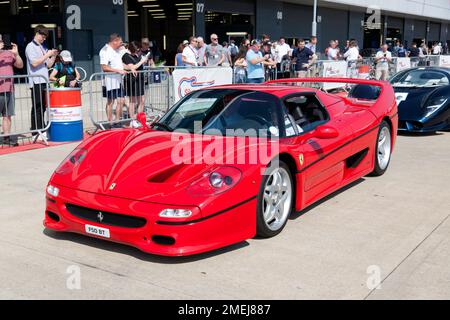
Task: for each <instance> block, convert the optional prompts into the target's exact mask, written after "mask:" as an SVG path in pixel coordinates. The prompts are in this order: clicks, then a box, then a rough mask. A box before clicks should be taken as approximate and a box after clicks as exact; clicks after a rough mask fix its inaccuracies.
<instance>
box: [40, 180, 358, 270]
mask: <svg viewBox="0 0 450 320" xmlns="http://www.w3.org/2000/svg"><path fill="white" fill-rule="evenodd" d="M364 181H365V179H364V178H360V179H358V180H356V181H354V182H352V183H350V184H349V185H347V186H345V187H343V188H342V189H339V190H337V191H335V192H333V193H332V194H330V195H328V196H326V197H325V198H323V199H321V200H319V201H317V202H316V203H314V204H313V205H311V206H309V207H308V208H306V209H304V210H302V211H300V212H295V213H293V214H291V216H290V217H289V220H296V219H298V218H300V217H301V216H303V215H305V214H307V213H309V212H310V211H312V210H314V209H315V208H316V207H318V206H319V205H321V204H322V203H324V202H327V201H329V200H331V199H333V198H334V197H336V196H337V195H339V194H341V193H342V192H344V191H346V190H348V189H351V188H353V187H355V186H357V185H359V184H360V183H362V182H364ZM43 233H44V235H46V236H47V237H50V238H52V239H55V240H59V241H71V242H76V243H78V244H81V245H85V246H89V247H94V248H97V249H101V250H107V251H112V252H116V253H120V254H126V255H129V256H132V257H134V258H136V259H139V260H142V261H146V262H152V263H161V264H182V263H191V262H196V261H199V260H203V259H209V258H212V257H215V256H218V255H222V254H226V253H228V252H232V251H235V250H240V249H242V248H245V247H247V246H249V245H250V244H249V243H248V242H247V241H242V242H239V243H236V244H233V245H231V246H228V247H225V248H221V249H217V250H214V251H210V252H206V253H201V254H197V255H192V256H186V257H165V256H158V255H153V254H150V253H145V252H142V251H140V250H139V249H137V248H134V247H132V246H128V245H124V244H120V243H116V242H111V241H107V240H103V239H97V238H92V237H89V236H85V235H81V234H78V233H69V232H57V231H53V230H50V229H44V231H43ZM254 239H256V240H264V239H263V238H259V237H255V238H254Z"/></svg>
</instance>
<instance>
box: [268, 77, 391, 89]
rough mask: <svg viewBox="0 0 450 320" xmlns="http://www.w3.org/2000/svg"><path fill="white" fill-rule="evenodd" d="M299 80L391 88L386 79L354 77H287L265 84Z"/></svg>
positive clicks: (296, 81)
mask: <svg viewBox="0 0 450 320" xmlns="http://www.w3.org/2000/svg"><path fill="white" fill-rule="evenodd" d="M299 82H319V83H321V82H322V83H351V84H365V85H369V86H376V87H381V89H382V90H383V91H384V90H385V89H389V88H390V89H392V87H391V85H390V83H389V82H387V81H377V80H366V79H354V78H288V79H277V80H271V81H267V82H266V83H265V84H282V83H299ZM392 92H393V90H392Z"/></svg>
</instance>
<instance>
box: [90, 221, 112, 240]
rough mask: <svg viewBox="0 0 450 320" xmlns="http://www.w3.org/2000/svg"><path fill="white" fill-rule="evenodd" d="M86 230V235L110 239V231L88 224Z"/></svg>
mask: <svg viewBox="0 0 450 320" xmlns="http://www.w3.org/2000/svg"><path fill="white" fill-rule="evenodd" d="M85 230H86V233H89V234H93V235H96V236H99V237H103V238H109V229H106V228H100V227H96V226H91V225H89V224H87V225H85Z"/></svg>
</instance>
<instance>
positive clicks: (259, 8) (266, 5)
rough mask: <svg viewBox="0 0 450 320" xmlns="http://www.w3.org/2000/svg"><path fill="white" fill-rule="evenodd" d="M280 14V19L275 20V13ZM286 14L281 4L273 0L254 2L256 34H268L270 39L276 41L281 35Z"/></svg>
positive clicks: (257, 0)
mask: <svg viewBox="0 0 450 320" xmlns="http://www.w3.org/2000/svg"><path fill="white" fill-rule="evenodd" d="M278 12H282V15H283V17H282V19H281V20H280V19H278V18H277V13H278ZM287 14H288V12H286V10H284V7H283V3H282V2H280V1H275V0H256V20H255V21H256V34H257V36H258V37H260V36H261V35H262V34H268V35H270V37H271V38H272V39H277V38H279V37H281V36H282V35H284V34H283V28H282V26H283V22H284V20H285V19H286V15H287Z"/></svg>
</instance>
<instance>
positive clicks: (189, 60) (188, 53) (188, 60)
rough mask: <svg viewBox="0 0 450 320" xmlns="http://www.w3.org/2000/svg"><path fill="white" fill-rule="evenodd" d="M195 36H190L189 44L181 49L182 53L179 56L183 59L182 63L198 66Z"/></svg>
mask: <svg viewBox="0 0 450 320" xmlns="http://www.w3.org/2000/svg"><path fill="white" fill-rule="evenodd" d="M197 43H198V41H197V38H195V37H190V38H189V45H188V46H186V47H185V48H184V49H183V53H182V54H181V57H182V59H183V63H184V64H185V65H186V66H191V67H196V66H198V50H197Z"/></svg>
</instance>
